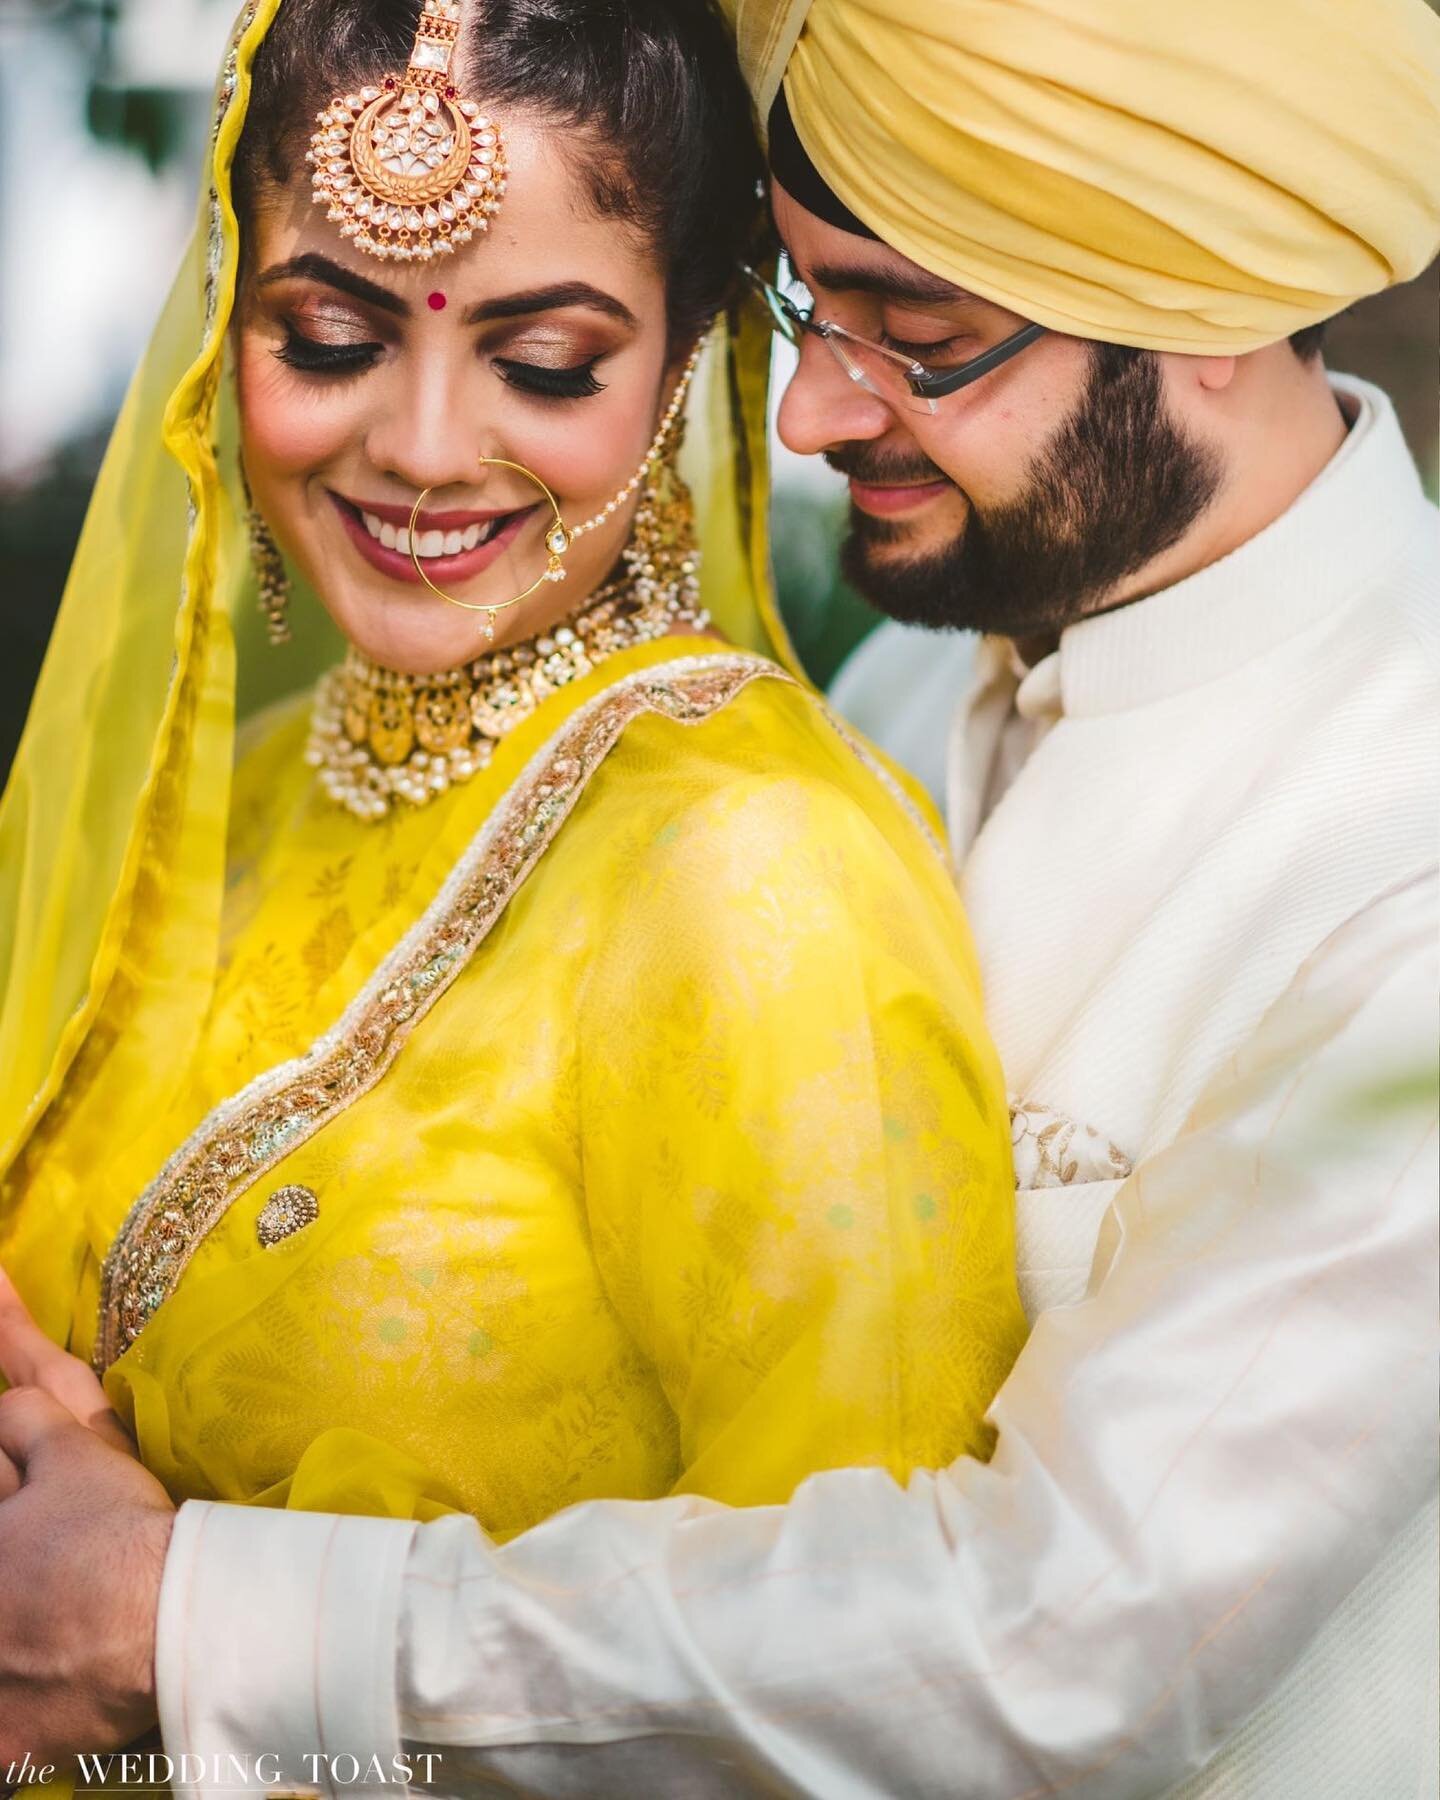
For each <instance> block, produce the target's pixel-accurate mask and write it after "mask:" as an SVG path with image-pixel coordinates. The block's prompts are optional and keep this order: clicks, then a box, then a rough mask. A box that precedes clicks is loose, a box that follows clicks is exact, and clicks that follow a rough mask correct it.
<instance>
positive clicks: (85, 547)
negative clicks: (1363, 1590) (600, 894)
mask: <svg viewBox="0 0 1440 1800" xmlns="http://www.w3.org/2000/svg"><path fill="white" fill-rule="evenodd" d="M282 3H283V0H251V3H250V4H248V5H247V6H246V7H245V9H244V11H243V12H242V14H241V16H240V18H239V20H238V22H237V24H236V27H235V30H234V33H233V35H232V38H231V42H230V48H229V51H228V53H227V56H226V59H225V63H224V66H223V68H222V71H221V76H220V82H219V87H218V90H217V94H216V102H215V111H214V124H213V130H212V133H211V138H210V148H209V153H208V156H207V160H206V167H205V171H204V176H203V180H202V185H201V198H200V208H199V216H198V219H197V223H196V229H195V234H194V237H193V239H192V241H191V244H190V247H189V250H188V251H187V253H186V256H185V259H184V261H183V263H182V265H181V268H180V271H179V274H178V276H177V278H176V281H175V284H174V287H173V289H172V290H171V293H170V297H169V299H168V301H167V303H166V305H165V308H164V311H163V313H162V314H161V317H160V321H159V324H158V325H157V327H156V329H155V333H154V336H153V337H152V339H151V341H150V345H149V348H148V350H147V351H146V354H145V357H144V360H143V361H142V363H141V365H140V368H139V371H138V372H137V374H136V376H135V379H134V381H133V383H132V385H131V387H130V391H129V394H128V396H127V398H126V400H125V404H124V407H123V410H122V412H121V415H120V419H119V422H118V423H117V425H116V427H115V432H114V436H113V437H112V439H111V442H110V446H109V449H108V451H107V453H106V456H105V461H104V465H103V467H102V469H101V472H100V476H99V479H98V481H97V483H96V486H95V491H94V494H93V497H92V499H91V504H90V508H89V512H88V515H87V517H86V521H85V528H84V531H83V533H82V535H81V539H80V543H79V546H78V549H77V551H76V555H75V560H74V563H73V565H72V568H71V571H70V578H69V581H68V583H67V585H66V588H65V594H64V598H63V601H62V603H61V607H60V612H59V616H58V619H57V621H56V625H55V629H54V633H53V636H52V638H51V642H50V647H49V651H48V654H47V656H46V659H45V664H44V668H43V670H42V672H41V676H40V680H39V684H38V686H37V688H36V692H35V696H34V700H33V703H32V706H31V710H30V715H29V718H28V721H27V724H26V728H25V732H24V736H23V738H22V741H21V745H20V750H19V753H18V755H17V758H16V761H15V765H14V769H13V771H12V773H11V776H10V780H9V783H8V785H7V787H6V790H5V794H4V798H3V801H0V994H3V1001H0V1176H3V1175H4V1174H6V1173H8V1172H9V1171H11V1170H13V1168H14V1165H15V1159H16V1156H17V1154H18V1153H19V1151H20V1150H21V1149H22V1148H23V1146H24V1144H25V1143H26V1141H27V1139H28V1138H29V1136H30V1134H31V1132H32V1131H33V1130H34V1127H35V1125H36V1122H37V1121H38V1120H39V1119H40V1118H41V1117H42V1115H43V1114H44V1113H45V1110H46V1108H47V1107H48V1106H49V1105H50V1103H51V1102H52V1101H53V1100H54V1099H55V1097H56V1095H57V1094H58V1093H59V1092H60V1090H61V1088H62V1085H63V1084H64V1083H65V1081H66V1077H67V1074H69V1073H70V1072H71V1071H73V1070H75V1069H76V1067H77V1059H81V1066H82V1067H83V1064H84V1059H86V1058H91V1059H98V1058H100V1057H103V1056H108V1055H113V1054H121V1055H123V1054H124V1045H123V1044H122V1043H120V1042H119V1041H118V1037H119V1032H118V1022H119V1021H122V1020H123V1018H124V1015H125V1011H126V1004H127V997H128V996H133V995H135V994H138V993H139V992H140V991H142V990H143V991H144V994H145V999H146V1009H147V1015H148V1016H149V1017H150V1018H152V1019H154V1020H157V1021H159V1022H160V1023H161V1024H162V1025H163V1027H164V1035H163V1036H161V1037H159V1038H158V1039H157V1038H156V1036H155V1035H154V1033H153V1032H147V1038H148V1041H149V1042H150V1043H151V1044H154V1043H156V1042H161V1043H164V1044H165V1045H166V1046H167V1052H168V1055H169V1056H170V1057H171V1058H173V1062H174V1065H175V1066H183V1061H184V1058H185V1056H186V1054H187V1049H188V1047H189V1046H190V1045H191V1044H192V1043H193V1041H194V1036H195V1033H196V1031H197V1030H198V1028H199V1026H200V1023H201V1020H202V1019H203V1015H204V1009H205V1005H206V1003H207V1002H208V998H209V992H210V986H211V982H212V980H213V972H214V964H215V954H216V945H217V937H218V930H219V914H220V899H221V891H222V884H223V879H224V857H225V837H226V824H227V813H228V806H229V789H230V771H231V767H232V763H233V760H234V752H235V734H236V728H237V724H239V723H241V722H243V720H244V718H245V717H246V716H247V715H249V714H251V713H253V712H255V711H256V710H257V709H258V707H259V706H261V705H262V704H263V703H264V702H265V701H267V700H268V699H270V698H272V697H274V696H275V695H276V694H278V693H281V692H287V691H292V690H295V689H298V688H300V687H303V686H305V685H307V684H308V683H309V682H311V681H312V680H313V679H314V678H315V677H316V675H318V673H319V671H320V669H321V668H322V667H324V666H325V665H326V664H327V663H329V662H330V661H333V660H334V658H335V657H336V655H337V653H338V640H337V639H336V637H335V636H334V635H333V633H332V632H331V631H330V629H329V627H328V623H326V622H325V621H324V620H323V617H322V615H321V613H320V609H319V608H318V606H316V605H315V604H314V603H313V602H309V603H307V601H306V598H305V597H304V596H303V595H297V596H296V603H295V605H294V606H293V607H292V611H293V612H294V613H295V615H296V619H297V630H296V641H295V642H294V643H293V644H291V645H288V646H286V647H285V648H284V649H282V650H279V651H271V650H269V648H268V646H266V644H265V643H264V634H263V626H262V623H261V621H260V618H259V614H258V609H257V607H256V604H255V580H254V575H253V572H252V569H251V567H250V561H249V554H248V545H247V537H246V529H245V517H244V502H243V494H242V490H241V484H240V480H239V473H238V462H237V458H236V441H237V433H236V421H235V417H234V407H233V400H232V384H231V382H230V380H229V378H228V374H227V369H226V361H227V359H226V334H227V330H228V327H229V324H230V317H231V308H232V303H233V299H234V293H235V280H236V267H237V261H238V250H239V241H240V234H239V224H238V221H237V219H236V216H235V212H234V209H233V206H232V203H231V189H230V169H231V164H232V161H233V158H234V154H235V148H236V144H237V142H238V140H239V137H240V133H241V130H242V127H243V125H244V122H245V113H246V107H247V103H248V100H249V94H250V69H251V65H252V62H253V59H254V56H255V52H256V49H257V47H258V46H259V45H260V43H261V42H262V41H263V39H264V36H265V33H266V31H267V30H268V29H269V27H270V24H271V21H272V20H273V19H274V17H275V14H276V12H277V11H278V9H279V6H280V5H281V4H282ZM769 355H770V332H769V328H768V325H767V324H766V323H765V321H764V320H763V318H762V317H761V316H760V315H759V312H758V309H753V308H750V307H748V306H747V307H746V308H744V309H743V310H742V312H741V313H740V314H739V315H738V316H737V318H736V319H734V320H731V321H728V322H725V323H722V324H721V325H719V326H717V327H716V329H715V330H714V332H713V333H712V335H711V339H710V342H709V344H708V347H707V351H706V355H705V357H704V359H703V361H702V364H701V370H700V374H699V378H698V379H697V382H696V385H695V389H694V391H693V394H692V398H691V400H690V403H689V408H688V426H689V429H688V432H687V444H686V452H685V458H684V467H685V473H686V475H687V477H688V479H689V480H690V482H691V486H692V488H693V491H694V493H695V498H696V505H697V509H698V513H699V520H700V531H701V545H702V549H703V553H704V573H703V578H702V579H703V590H704V600H705V603H706V605H707V606H708V607H709V609H710V612H711V614H712V615H713V617H714V619H715V622H716V624H717V626H718V627H719V629H720V630H721V631H722V632H723V633H724V634H725V635H726V636H727V637H728V638H729V639H731V641H732V642H734V643H736V644H738V645H741V646H744V647H746V648H749V649H754V650H760V651H764V652H766V653H769V654H772V655H775V656H777V657H779V658H780V659H781V660H783V661H785V662H786V663H787V664H789V665H791V666H792V667H793V655H792V653H791V651H790V649H789V646H788V643H787V640H786V637H785V633H784V628H783V626H782V625H781V624H780V622H779V618H778V614H777V612H776V609H775V606H774V602H773V598H772V593H771V588H770V580H769V550H768V539H767V530H766V495H767V470H766V458H765V419H766V389H767V374H768V367H769ZM162 1073H163V1072H161V1071H157V1070H155V1069H153V1068H149V1069H141V1068H138V1067H137V1070H136V1075H137V1081H136V1082H135V1083H134V1084H132V1086H131V1089H130V1091H132V1092H134V1094H135V1104H136V1105H137V1107H144V1108H146V1109H148V1108H150V1107H152V1106H153V1105H154V1104H155V1103H156V1098H157V1095H156V1090H155V1084H156V1081H157V1080H158V1079H160V1077H161V1076H162ZM113 1123H114V1128H115V1130H116V1131H117V1132H123V1131H124V1130H125V1121H124V1120H123V1119H117V1120H115V1121H114V1122H113Z"/></svg>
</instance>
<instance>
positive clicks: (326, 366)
mask: <svg viewBox="0 0 1440 1800" xmlns="http://www.w3.org/2000/svg"><path fill="white" fill-rule="evenodd" d="M383 347H384V346H383V345H381V344H322V343H319V342H318V341H317V340H316V339H315V338H308V337H306V336H305V335H304V333H303V332H299V331H296V329H295V327H294V326H293V325H287V326H286V327H285V342H284V343H283V344H282V345H281V346H280V348H279V349H278V350H277V351H276V352H275V354H276V356H278V357H279V359H280V361H281V362H283V363H285V364H287V365H288V366H289V367H290V368H292V369H299V370H300V371H301V373H302V374H305V375H358V374H359V373H360V372H361V371H362V370H363V369H368V368H369V367H370V366H371V365H372V364H373V363H374V361H375V359H376V358H377V357H378V356H379V354H380V352H381V350H382V349H383Z"/></svg>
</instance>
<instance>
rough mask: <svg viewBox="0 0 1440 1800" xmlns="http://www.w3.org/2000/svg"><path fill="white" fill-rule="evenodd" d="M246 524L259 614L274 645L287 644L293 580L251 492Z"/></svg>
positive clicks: (248, 499)
mask: <svg viewBox="0 0 1440 1800" xmlns="http://www.w3.org/2000/svg"><path fill="white" fill-rule="evenodd" d="M245 523H246V527H247V529H248V531H249V534H250V561H251V563H252V564H253V565H254V569H255V581H256V585H257V587H258V589H259V594H260V611H261V612H262V613H263V614H264V617H265V634H266V636H267V637H268V638H269V639H270V642H271V643H272V644H288V643H289V642H290V622H289V620H288V619H287V618H286V613H287V611H288V609H289V606H290V577H289V576H288V575H287V574H286V573H285V559H284V557H283V556H281V554H280V546H279V545H278V544H277V543H276V542H275V539H274V538H273V537H272V536H271V535H270V527H269V526H268V525H267V524H266V523H265V521H264V519H262V518H261V517H260V514H259V513H258V512H256V510H255V504H254V502H253V501H252V500H250V497H249V494H248V493H247V494H246V510H245Z"/></svg>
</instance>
